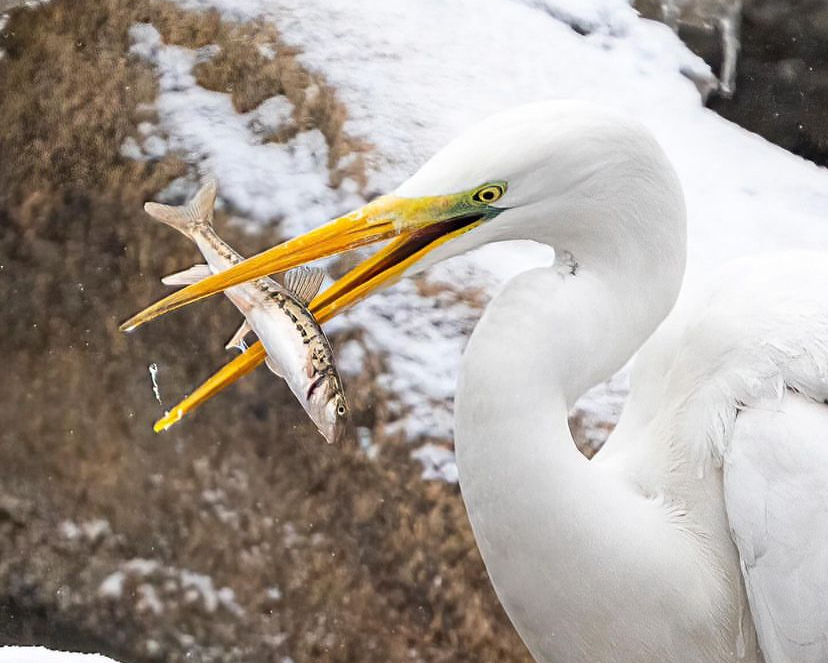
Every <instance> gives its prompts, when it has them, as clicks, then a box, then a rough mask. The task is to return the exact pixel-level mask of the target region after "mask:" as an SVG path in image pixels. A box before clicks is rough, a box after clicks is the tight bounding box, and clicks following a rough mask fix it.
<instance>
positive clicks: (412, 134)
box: [158, 0, 828, 439]
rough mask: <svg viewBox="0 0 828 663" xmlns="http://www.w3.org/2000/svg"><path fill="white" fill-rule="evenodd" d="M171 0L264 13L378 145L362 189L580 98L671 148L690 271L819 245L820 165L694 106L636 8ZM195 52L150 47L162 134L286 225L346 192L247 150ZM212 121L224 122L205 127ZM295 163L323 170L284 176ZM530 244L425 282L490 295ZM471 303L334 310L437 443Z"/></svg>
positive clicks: (330, 207) (232, 191)
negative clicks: (496, 124) (559, 101)
mask: <svg viewBox="0 0 828 663" xmlns="http://www.w3.org/2000/svg"><path fill="white" fill-rule="evenodd" d="M180 3H181V4H182V5H184V6H187V7H191V8H208V7H215V8H217V9H219V10H220V11H221V12H222V13H223V14H224V15H225V16H226V17H228V18H231V19H235V20H240V21H247V20H252V19H254V18H262V19H264V20H267V21H272V22H274V23H275V24H276V25H277V26H278V28H279V32H280V34H281V35H282V38H283V39H285V40H286V41H288V42H289V43H290V44H291V45H292V46H296V47H298V48H299V49H301V51H302V54H301V56H300V60H301V62H302V63H303V64H304V65H305V66H307V67H309V68H311V69H312V70H315V71H318V72H320V73H321V74H322V75H323V76H324V77H325V78H326V80H327V81H328V82H329V83H330V84H331V85H333V86H334V87H335V88H336V90H337V93H338V96H339V98H340V100H341V101H343V102H344V104H345V105H346V107H347V110H348V114H349V118H350V119H349V120H348V122H347V123H346V129H347V131H348V132H349V133H350V134H352V135H353V136H355V137H357V138H361V139H364V140H366V141H368V142H369V143H370V144H372V145H373V146H374V150H373V152H371V153H369V154H368V155H367V156H368V163H369V168H370V173H369V175H370V187H369V189H370V190H376V191H385V190H389V189H392V188H393V187H394V186H396V185H397V184H398V183H400V182H401V181H402V180H403V179H405V177H407V176H408V175H410V174H411V173H413V172H414V171H415V170H416V169H417V167H418V166H419V165H421V164H422V163H423V162H424V161H425V160H426V159H427V158H428V157H429V156H430V155H431V154H432V153H434V152H435V151H436V150H437V149H439V148H440V146H441V145H443V144H444V143H445V142H447V141H448V140H449V139H450V138H452V137H453V136H454V135H455V134H457V133H458V132H459V131H460V130H462V129H463V128H465V127H467V126H468V125H469V124H470V123H472V122H474V121H477V120H479V119H481V118H482V117H484V116H486V115H488V114H490V113H492V112H495V111H498V110H502V109H504V108H506V107H509V106H512V105H515V104H518V103H522V102H527V101H532V100H538V99H547V98H582V99H588V100H592V101H596V102H599V103H602V104H605V105H607V106H610V107H614V108H616V109H618V110H620V111H621V112H624V113H627V114H629V115H632V116H634V117H636V118H638V119H639V120H640V121H641V122H643V123H644V124H646V125H647V126H648V127H649V128H650V129H651V130H652V131H653V132H654V133H655V135H656V137H657V138H658V140H659V141H660V142H661V144H662V145H663V146H664V148H665V150H666V151H667V153H668V155H669V156H670V158H671V159H672V161H673V163H674V164H675V166H676V169H677V171H678V173H679V176H680V178H681V180H682V184H683V186H684V190H685V193H686V198H687V204H688V212H689V252H690V267H689V273H690V278H693V276H692V275H693V274H697V273H699V272H703V271H707V270H709V269H711V268H713V267H715V266H716V265H718V264H720V263H721V262H722V261H724V260H726V259H728V258H731V257H735V256H737V255H741V254H746V253H751V252H757V251H763V250H768V249H784V248H799V247H808V248H824V249H828V224H827V223H825V216H826V210H828V173H827V172H826V171H825V170H824V169H819V168H817V167H815V166H814V165H813V164H811V163H809V162H806V161H804V160H803V159H800V158H798V157H795V156H793V155H791V154H789V153H787V152H785V151H784V150H782V149H780V148H778V147H776V146H774V145H771V144H769V143H767V142H766V141H764V140H763V139H761V138H759V137H757V136H756V135H754V134H751V133H749V132H747V131H745V130H743V129H741V128H739V127H738V126H735V125H733V124H731V123H729V122H727V121H726V120H724V119H722V118H721V117H719V116H718V115H716V114H714V113H713V112H711V111H708V110H706V109H705V108H703V107H702V105H701V103H700V98H699V93H698V91H697V89H696V87H695V85H694V84H693V83H692V82H691V81H690V80H689V79H688V78H687V76H686V74H687V73H692V74H693V75H694V76H697V77H698V76H703V75H705V74H706V73H708V72H707V68H706V65H704V63H703V62H702V61H701V60H699V59H698V58H696V57H695V56H694V55H693V54H691V53H690V52H689V51H688V50H687V49H686V48H685V47H684V46H683V45H682V44H681V42H680V41H679V40H678V38H677V37H676V36H675V35H674V34H673V33H672V32H671V31H670V30H669V29H668V28H667V27H666V26H663V25H661V24H658V23H654V22H651V21H645V20H642V19H640V18H638V17H637V16H636V15H635V13H634V11H633V10H632V9H630V8H629V7H628V6H627V5H626V3H624V2H623V1H621V0H588V1H584V2H581V1H580V0H522V1H521V0H454V1H453V2H444V1H443V0H419V1H418V2H406V1H404V0H362V1H361V2H360V3H359V7H358V11H355V5H354V3H353V2H352V0H180ZM562 18H564V19H566V20H568V21H569V22H571V23H573V24H576V25H577V26H578V27H579V29H580V30H581V31H588V32H589V34H587V35H581V34H579V33H578V32H577V31H576V30H573V29H572V27H570V25H568V24H567V23H566V22H565V21H564V20H561V19H562ZM193 57H194V56H193V55H192V54H186V53H182V52H181V49H170V50H169V51H168V53H167V55H165V56H164V57H159V58H158V62H159V67H160V69H159V71H160V72H161V75H162V88H163V90H162V94H161V97H160V98H159V101H158V106H159V110H160V111H161V116H162V123H163V125H164V127H165V129H166V130H167V131H168V132H169V134H170V143H171V145H174V146H176V149H185V150H191V151H195V152H198V153H200V154H203V155H205V157H204V158H205V160H206V162H207V163H206V164H204V165H206V166H209V168H211V169H215V171H216V173H217V175H218V178H219V184H220V192H221V194H222V195H223V196H227V197H228V199H230V200H231V202H232V203H233V204H234V205H238V206H239V207H240V209H242V210H247V212H246V213H249V214H251V215H253V216H254V217H255V218H265V217H267V218H270V217H271V216H273V215H279V214H284V215H285V216H286V217H287V218H288V219H289V220H290V225H289V228H290V232H298V231H299V230H300V229H302V228H307V227H310V226H312V225H315V224H317V223H318V222H320V221H321V220H323V217H324V216H332V215H333V214H334V213H335V212H336V211H338V210H339V209H341V208H343V207H346V206H348V205H350V204H351V202H356V201H355V199H354V198H353V197H351V198H347V200H346V199H345V198H344V197H343V198H342V199H337V197H336V195H335V194H333V193H330V192H329V193H325V191H324V187H323V186H322V185H321V184H320V183H321V182H323V181H324V178H323V175H322V173H321V171H319V170H317V169H315V168H314V167H313V166H312V165H311V166H308V165H307V163H308V162H307V160H304V159H292V158H290V156H289V155H285V154H282V153H279V154H273V155H271V154H270V153H265V152H262V153H261V154H260V155H257V156H255V157H254V156H253V155H252V154H250V153H249V149H250V148H249V146H248V145H247V141H249V139H250V133H248V132H247V130H245V128H244V127H245V126H246V125H245V123H244V121H243V120H242V119H241V118H240V117H239V116H238V115H236V116H235V117H233V114H232V109H231V108H229V106H228V104H229V102H227V101H226V100H224V101H223V100H221V99H220V98H219V97H221V95H217V94H216V93H205V92H204V91H199V90H198V89H194V88H193V86H192V83H191V81H190V78H187V76H188V74H187V72H188V71H189V70H188V67H189V66H190V65H189V64H188V63H191V62H192V61H193ZM177 61H178V62H184V63H185V64H183V65H176V64H175V63H176V62H177ZM176 66H179V69H180V70H182V71H183V73H180V74H179V75H178V78H177V80H179V81H183V83H180V84H179V85H180V87H181V88H182V89H178V90H177V89H174V87H171V86H170V85H169V84H168V83H167V82H165V81H167V80H168V78H165V77H169V76H172V74H171V73H169V74H165V73H164V72H165V71H167V70H171V71H175V70H176ZM211 122H212V123H213V125H215V124H217V125H218V127H219V128H220V130H217V131H215V132H214V131H212V129H211V130H203V131H202V130H199V129H198V128H197V127H199V126H200V125H205V124H206V125H207V126H208V127H209V126H211V124H210V123H211ZM193 126H195V127H196V128H195V129H194V128H193ZM216 134H218V136H219V137H217V135H216ZM318 149H320V150H321V149H322V147H321V145H320V146H318ZM311 163H312V160H311ZM294 168H299V169H300V171H301V170H302V169H303V168H304V170H305V175H306V176H307V177H308V178H309V179H310V180H313V178H317V180H318V181H317V182H316V183H313V182H311V183H310V184H307V185H301V186H299V188H298V189H297V188H291V187H292V186H293V183H294V180H292V179H291V177H292V175H291V173H292V172H293V170H292V169H294ZM301 182H304V180H303V179H302V178H297V184H300V183H301ZM282 196H287V197H288V198H289V200H288V201H287V202H285V201H283V200H282ZM339 203H342V204H341V205H340V204H339ZM305 211H307V212H309V213H307V214H302V215H301V217H302V218H300V212H305ZM528 246H529V245H527V244H513V245H509V244H505V245H498V246H492V247H487V248H486V249H485V250H482V251H478V252H476V253H475V254H472V255H469V256H464V257H462V258H457V259H455V260H453V261H451V262H450V263H447V264H445V265H441V266H439V267H438V268H435V269H434V270H432V272H431V274H430V275H428V276H427V277H426V278H427V279H429V280H431V281H434V280H440V281H444V282H447V283H451V284H452V286H453V287H455V288H456V287H457V286H460V287H461V288H462V287H469V288H478V287H481V286H482V287H483V288H484V289H485V290H487V291H489V292H491V291H493V290H494V289H496V288H497V287H498V285H499V284H500V283H502V282H503V280H504V279H506V278H508V277H509V276H510V275H512V274H514V273H515V272H516V271H520V270H522V269H527V268H529V267H532V266H535V265H537V264H540V263H542V262H545V261H548V260H549V253H548V251H543V250H540V251H539V250H537V249H536V248H535V249H531V250H530V249H528V248H527V247H528ZM478 315H479V311H478V309H477V308H475V307H473V306H470V305H468V304H466V303H465V302H463V301H462V299H459V298H457V297H456V296H454V295H452V294H451V293H446V295H445V296H444V297H443V299H442V300H441V298H440V297H436V298H435V297H434V296H432V295H429V296H422V295H421V294H419V290H418V285H417V283H416V282H413V281H407V282H403V283H400V284H399V285H397V286H395V287H394V288H391V289H389V290H388V291H387V292H385V293H383V294H380V295H378V296H376V297H374V298H372V299H371V300H370V301H368V302H365V303H363V304H361V305H359V306H358V307H357V308H356V309H354V310H353V311H352V312H351V313H349V314H347V317H346V318H345V320H343V321H342V322H340V323H338V324H351V325H359V326H361V327H363V328H364V329H365V330H366V334H367V335H366V339H367V343H368V344H369V346H370V347H371V348H372V349H375V350H379V351H382V352H385V353H387V355H388V362H389V373H388V375H387V376H386V378H385V381H386V384H387V386H388V387H389V388H390V389H391V390H392V392H393V393H394V394H396V395H397V396H398V397H399V399H400V401H399V411H398V416H399V420H398V425H399V426H401V427H402V429H403V430H405V431H406V432H407V434H408V435H409V436H410V437H412V438H417V437H421V436H428V437H433V438H443V439H445V438H449V437H450V435H451V420H452V418H451V404H452V395H453V389H454V381H455V376H456V372H457V366H458V359H459V355H460V352H461V350H462V347H463V345H464V343H465V339H466V337H467V335H468V333H469V331H470V330H471V328H472V327H473V325H474V323H475V321H476V319H477V316H478ZM620 383H621V384H623V380H621V381H620ZM621 393H623V391H618V390H615V389H609V390H608V389H606V388H605V389H603V390H599V391H598V392H593V396H592V397H590V398H588V399H587V400H586V401H584V403H585V404H583V405H582V407H583V408H585V411H586V412H587V414H588V415H589V417H593V418H605V419H607V420H612V419H613V417H614V416H616V410H617V409H618V408H617V402H618V399H619V394H621ZM599 428H600V427H596V430H598V429H599Z"/></svg>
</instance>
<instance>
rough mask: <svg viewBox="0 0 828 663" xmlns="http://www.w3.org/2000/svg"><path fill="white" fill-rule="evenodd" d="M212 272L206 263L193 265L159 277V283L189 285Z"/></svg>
mask: <svg viewBox="0 0 828 663" xmlns="http://www.w3.org/2000/svg"><path fill="white" fill-rule="evenodd" d="M212 273H213V272H211V271H210V268H209V267H208V266H207V265H204V264H199V265H193V266H192V267H188V268H187V269H185V270H182V271H180V272H176V273H175V274H169V275H167V276H165V277H164V278H162V279H161V283H163V284H164V285H190V284H191V283H197V282H198V281H201V279H206V278H207V277H208V276H210V275H211V274H212Z"/></svg>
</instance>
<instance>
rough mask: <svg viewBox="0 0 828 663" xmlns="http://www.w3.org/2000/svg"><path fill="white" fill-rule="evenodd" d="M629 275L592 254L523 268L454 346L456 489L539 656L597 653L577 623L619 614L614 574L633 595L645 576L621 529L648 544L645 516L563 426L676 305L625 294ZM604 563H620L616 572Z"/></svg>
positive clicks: (646, 565)
mask: <svg viewBox="0 0 828 663" xmlns="http://www.w3.org/2000/svg"><path fill="white" fill-rule="evenodd" d="M633 282H634V283H638V279H637V278H632V277H630V278H627V277H626V276H624V275H623V274H616V275H615V277H614V278H609V277H608V275H605V274H603V273H602V272H601V271H600V270H592V269H591V268H590V266H589V265H588V264H582V265H580V266H579V267H578V269H577V270H576V273H575V274H574V275H572V274H571V273H570V270H567V269H561V268H560V267H558V268H555V267H552V268H543V269H536V270H532V271H530V272H527V273H524V274H522V275H520V276H518V277H517V278H516V279H514V280H512V281H511V282H510V283H508V284H507V286H506V287H505V289H504V290H503V291H502V292H501V293H500V294H499V295H498V296H497V297H496V298H495V299H494V300H493V301H492V302H491V303H490V304H489V306H488V308H487V310H486V312H485V314H484V315H483V318H482V319H481V321H480V323H479V324H478V326H477V327H476V329H475V331H474V333H473V335H472V338H471V339H470V341H469V344H468V347H467V349H466V352H465V353H464V356H463V361H462V367H461V372H460V381H459V384H458V389H457V396H456V405H455V448H456V453H457V464H458V468H459V471H460V485H461V489H462V493H463V498H464V500H465V502H466V506H467V510H468V513H469V518H470V520H471V523H472V527H473V529H474V533H475V537H476V539H477V542H478V546H479V548H480V551H481V554H482V555H483V558H484V561H485V562H486V566H487V568H488V570H489V574H490V576H491V578H492V582H493V584H494V586H495V589H496V590H497V592H498V596H499V598H500V600H501V602H502V603H503V605H504V607H505V608H506V610H507V612H508V614H509V616H510V617H511V619H512V621H513V623H514V624H515V627H516V628H517V629H518V631H519V632H520V634H521V636H522V637H523V639H524V641H525V642H526V644H527V646H529V648H530V650H531V651H532V653H533V654H534V655H535V657H536V659H537V660H539V661H547V660H567V661H571V662H574V661H581V660H589V658H579V657H577V656H574V655H573V652H590V656H594V655H598V654H599V652H596V651H595V650H594V649H593V648H592V647H593V645H591V644H590V643H588V642H578V641H576V640H577V638H579V637H581V636H582V635H583V634H585V633H589V632H590V631H589V629H584V628H583V624H589V623H606V622H605V620H607V619H610V620H611V619H616V617H615V616H614V615H613V613H614V612H616V611H617V609H618V598H617V594H614V593H612V592H608V591H605V590H606V588H608V587H612V586H615V585H618V582H619V578H624V582H626V583H627V584H628V587H625V589H624V591H631V592H632V591H640V587H642V586H646V584H647V582H649V581H648V580H647V577H648V576H651V575H652V573H653V565H652V562H651V560H648V559H647V558H646V555H641V554H640V550H638V547H639V546H638V543H639V542H638V541H636V542H631V541H630V532H629V526H630V523H634V524H635V525H636V527H639V526H640V527H642V529H643V530H644V531H642V532H641V534H640V535H639V536H641V537H642V538H644V539H645V540H646V537H647V536H648V535H649V534H648V532H647V530H648V529H649V530H650V533H652V532H655V531H657V530H658V524H657V523H656V522H655V521H654V520H653V514H651V513H650V512H649V511H648V506H647V504H646V503H645V501H643V500H641V499H640V497H639V496H638V495H637V494H635V493H634V491H632V490H630V488H629V487H628V486H626V484H624V483H623V482H622V481H619V480H618V479H617V477H614V476H609V475H607V474H606V471H605V470H604V468H601V467H598V466H593V465H592V464H590V463H589V462H588V461H587V460H586V459H585V458H584V457H583V456H582V455H581V454H580V453H579V452H578V450H577V449H576V448H575V445H574V443H573V440H572V437H571V434H570V431H569V428H568V423H567V414H568V410H569V408H570V406H571V404H572V403H573V402H574V400H575V399H576V398H577V397H578V396H580V395H581V393H583V391H585V390H586V389H587V388H589V387H591V386H592V385H593V384H595V383H597V382H599V381H601V380H603V379H605V378H607V377H608V376H609V375H611V374H612V373H613V372H614V371H616V370H617V369H618V368H620V367H621V366H622V365H623V364H624V363H625V362H626V360H627V359H628V358H629V357H630V355H631V354H632V353H633V352H634V351H635V350H636V349H637V348H638V346H639V345H640V344H641V343H642V342H643V340H644V339H645V338H646V337H647V336H648V335H649V334H650V333H651V332H652V331H653V329H654V328H655V326H656V325H657V324H658V322H659V321H660V319H661V318H662V317H663V316H664V315H665V314H666V312H667V311H666V310H665V309H668V308H669V306H670V305H671V304H672V302H668V303H666V304H662V305H661V306H657V307H654V308H653V307H652V306H651V307H650V308H648V306H644V305H640V304H635V303H633V302H632V301H631V300H632V299H634V297H632V292H631V290H630V288H632V287H633V285H632V283H633ZM644 295H645V296H644V299H645V300H650V299H651V298H650V297H647V296H646V295H647V293H644ZM653 303H654V302H653V301H649V304H650V305H653ZM650 523H652V527H648V525H649V524H650ZM633 543H634V545H632V547H631V548H630V550H625V546H624V544H633ZM658 548H659V546H658V545H657V544H655V543H653V545H652V549H653V550H657V549H658ZM613 560H623V561H621V562H620V563H622V564H625V567H624V569H623V573H619V571H621V569H619V567H618V563H619V562H618V561H616V562H615V563H613ZM627 562H629V564H627ZM539 579H541V580H539ZM636 585H638V587H636ZM550 591H553V592H557V597H556V600H554V601H553V600H552V597H550V595H549V592H550ZM619 593H620V592H619ZM550 605H553V606H557V609H556V610H553V611H551V612H550V609H549V607H550ZM645 605H646V604H645ZM630 618H631V619H635V616H634V615H631V616H630ZM641 619H642V620H646V615H641ZM553 636H554V637H553ZM619 639H623V635H622V634H619ZM609 655H610V654H609V653H607V656H608V658H606V659H605V660H610V658H609ZM592 660H602V659H600V658H593V659H592ZM611 660H616V659H614V658H613V659H611ZM619 660H620V659H619ZM630 660H633V659H630Z"/></svg>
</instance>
